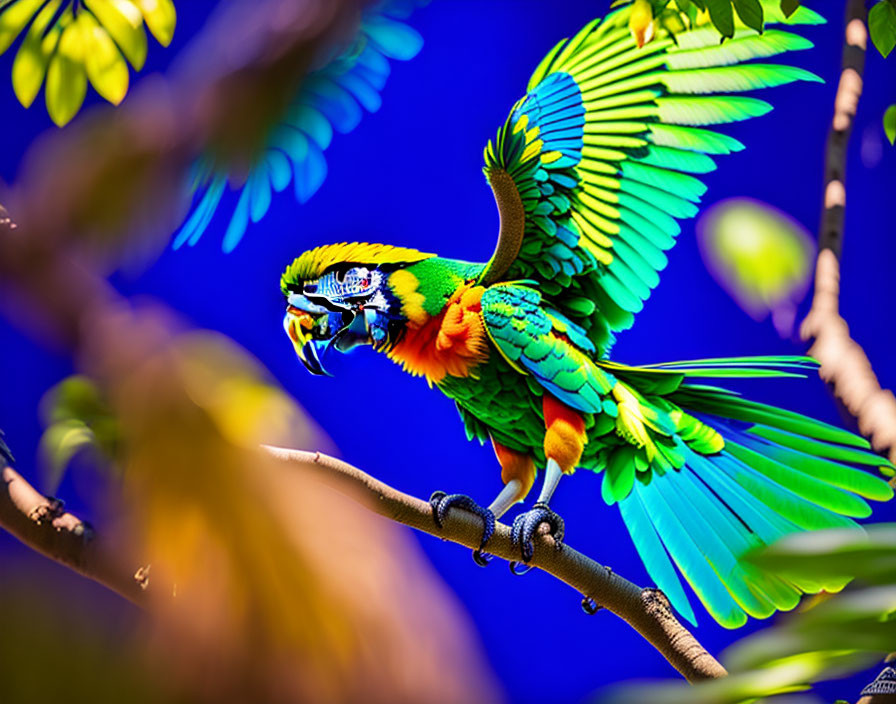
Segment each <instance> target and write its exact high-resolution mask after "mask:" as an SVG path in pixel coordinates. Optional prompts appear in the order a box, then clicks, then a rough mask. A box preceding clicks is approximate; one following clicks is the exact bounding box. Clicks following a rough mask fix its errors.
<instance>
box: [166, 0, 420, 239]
mask: <svg viewBox="0 0 896 704" xmlns="http://www.w3.org/2000/svg"><path fill="white" fill-rule="evenodd" d="M428 2H429V0H382V1H381V2H376V3H373V4H372V5H371V6H370V7H368V8H367V9H366V10H365V11H364V14H363V16H362V18H361V24H360V27H359V30H358V33H357V35H356V36H355V38H354V41H353V42H352V43H351V44H350V45H349V46H347V47H346V48H345V49H344V50H343V51H342V52H341V53H339V54H338V55H337V56H336V58H334V59H333V60H332V61H330V62H329V63H327V64H326V65H325V66H324V67H323V68H321V69H319V70H317V71H315V72H314V73H312V74H311V75H310V76H309V77H308V78H307V79H306V80H305V81H304V82H303V83H302V87H301V89H300V91H299V94H298V95H297V96H296V97H295V100H294V101H293V103H292V105H291V106H290V108H289V110H288V112H287V114H286V116H285V117H284V119H283V121H282V122H281V123H280V124H278V125H277V126H276V127H275V128H274V130H273V131H272V132H271V135H270V137H269V139H268V144H267V148H266V149H265V151H264V153H263V154H262V156H261V158H260V159H259V161H258V163H257V164H256V165H255V167H254V168H253V169H252V170H251V171H250V173H249V176H248V179H247V180H246V182H245V183H244V184H243V185H242V187H241V188H240V190H239V195H238V196H237V197H236V205H235V206H234V210H233V214H232V216H231V218H230V223H229V225H228V227H227V231H226V233H225V235H224V241H223V243H222V248H223V249H224V251H225V252H230V251H232V250H233V248H234V247H236V245H237V244H239V242H240V240H241V239H242V238H243V235H244V234H245V232H246V228H247V227H248V226H249V222H250V221H251V222H258V221H259V220H261V218H263V217H264V216H265V214H266V213H267V211H268V209H269V208H270V205H271V199H272V196H273V194H274V193H279V192H281V191H284V190H286V188H287V187H288V186H289V184H290V183H292V184H293V187H294V190H295V196H296V199H297V200H298V201H299V202H300V203H304V202H306V201H307V200H308V199H309V198H311V196H313V195H314V194H315V193H316V192H317V190H318V189H319V188H320V186H321V185H322V184H323V182H324V179H325V178H326V175H327V163H326V160H325V159H324V151H325V150H326V149H327V147H329V146H330V142H331V141H332V139H333V133H334V131H335V132H339V133H342V134H345V133H347V132H351V131H352V130H353V129H355V127H357V126H358V123H359V122H360V121H361V118H362V116H363V114H364V110H367V111H369V112H376V111H377V110H379V108H380V105H381V104H382V99H381V96H380V92H381V91H382V89H383V86H384V85H385V83H386V79H387V78H388V77H389V73H390V65H389V60H390V59H391V60H396V61H409V60H410V59H412V58H414V57H415V56H416V55H417V54H418V53H419V51H420V49H421V48H422V46H423V39H422V38H421V36H420V34H419V33H418V32H417V31H416V30H414V29H413V28H412V27H410V26H409V25H408V24H406V23H405V22H404V20H406V19H407V18H408V17H409V16H410V15H411V13H412V12H413V10H414V9H415V8H416V7H418V6H421V5H425V4H426V3H428ZM229 186H231V184H230V182H229V179H228V176H227V174H226V173H222V172H218V171H215V170H214V168H213V167H212V165H211V162H210V161H205V160H200V161H199V162H198V163H197V164H196V174H195V177H194V179H193V183H192V188H193V192H194V194H195V195H194V205H193V210H192V212H191V214H190V215H189V217H188V218H187V220H186V222H185V223H184V225H183V226H182V227H181V230H180V232H178V234H177V235H176V236H175V238H174V247H175V249H177V248H179V247H181V246H183V245H184V244H189V245H194V244H196V242H198V241H199V238H200V237H202V234H203V233H204V232H205V230H206V229H207V228H208V226H209V223H210V222H211V219H212V217H213V216H214V214H215V213H216V212H217V210H218V208H219V207H220V206H221V204H222V202H223V201H224V200H230V198H229V197H228V195H227V193H228V191H230V190H232V189H231V188H230V187H229Z"/></svg>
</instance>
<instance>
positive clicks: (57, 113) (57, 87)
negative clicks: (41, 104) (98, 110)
mask: <svg viewBox="0 0 896 704" xmlns="http://www.w3.org/2000/svg"><path fill="white" fill-rule="evenodd" d="M86 94H87V75H86V73H85V71H84V40H83V37H82V33H81V25H80V24H78V23H77V22H72V23H71V24H69V25H68V27H66V28H65V30H64V31H63V32H62V37H61V38H60V39H59V49H58V50H57V52H56V53H55V54H54V55H53V58H52V59H51V60H50V67H49V69H48V70H47V112H48V113H49V114H50V119H51V120H53V122H55V123H56V124H57V125H59V126H60V127H62V126H63V125H65V124H66V123H67V122H68V121H69V120H71V119H72V118H73V117H74V116H75V115H76V114H77V112H78V110H79V109H80V108H81V105H82V104H83V102H84V96H85V95H86Z"/></svg>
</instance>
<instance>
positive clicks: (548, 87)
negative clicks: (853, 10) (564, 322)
mask: <svg viewBox="0 0 896 704" xmlns="http://www.w3.org/2000/svg"><path fill="white" fill-rule="evenodd" d="M762 5H763V9H764V10H765V17H766V21H767V24H775V23H784V24H791V25H792V24H818V23H821V22H823V21H824V20H823V19H822V18H821V17H820V16H819V15H817V14H815V13H814V12H812V11H811V10H808V9H807V8H804V7H801V8H800V9H799V10H798V11H797V12H796V13H794V14H793V15H792V16H791V17H790V18H789V19H788V18H785V17H784V16H783V14H782V13H781V11H780V9H779V7H778V2H777V0H762ZM630 13H631V6H627V7H625V8H622V9H620V10H618V11H616V12H614V13H612V14H611V15H609V16H608V17H607V18H606V19H604V20H603V21H602V22H600V21H598V20H595V21H594V22H592V23H591V24H589V25H588V26H586V27H585V28H584V29H583V30H582V31H581V32H579V33H578V34H577V35H576V36H575V37H574V38H573V39H571V40H568V41H567V40H564V41H562V42H560V43H559V44H558V45H557V46H556V47H554V49H553V50H552V51H551V52H550V53H549V54H548V56H547V57H546V58H545V59H544V60H543V61H542V63H541V65H540V66H539V67H538V68H537V69H536V71H535V73H534V74H533V76H532V78H531V80H530V81H529V88H528V91H529V92H528V93H527V95H526V96H525V97H524V98H522V99H521V100H520V101H519V102H518V103H517V104H516V105H515V106H514V108H513V110H512V111H511V113H510V116H509V117H508V119H507V121H506V123H505V124H504V126H503V127H501V129H500V130H499V131H498V135H497V139H496V140H495V141H494V142H489V144H488V146H487V147H486V150H485V162H486V166H485V173H486V176H487V177H488V179H489V182H490V183H491V185H492V187H493V190H494V192H495V198H496V200H497V202H498V207H499V210H500V211H501V234H500V238H499V245H498V247H497V249H496V250H495V255H494V256H493V258H492V261H491V262H489V264H488V266H487V267H486V268H485V270H484V272H483V276H482V281H483V282H484V283H494V282H496V281H509V280H516V279H532V280H535V281H537V282H538V287H539V288H540V289H541V291H542V292H543V293H544V294H545V295H546V296H548V297H549V298H550V300H551V301H552V303H553V304H554V305H555V306H557V307H558V308H559V309H560V310H561V311H562V312H563V313H565V314H567V315H569V316H571V317H572V318H573V319H574V320H576V321H577V322H578V323H579V324H581V325H582V326H583V327H584V328H585V329H586V330H587V331H588V334H589V337H590V338H591V339H592V341H593V342H594V343H595V344H596V345H597V347H598V349H599V350H600V351H601V352H606V351H607V350H608V349H609V347H610V346H611V344H612V341H613V339H614V338H613V333H614V332H616V331H619V330H624V329H626V328H628V327H630V326H631V324H632V322H633V319H634V318H633V316H634V314H635V313H637V312H638V311H640V310H641V308H642V307H643V303H644V301H645V300H646V299H647V298H648V296H649V295H650V291H651V289H653V288H654V287H655V286H656V285H657V283H658V282H659V276H658V272H659V271H660V270H661V269H663V268H664V267H665V265H666V261H667V260H666V256H665V254H664V252H665V251H666V250H668V249H669V248H671V247H672V245H673V244H674V243H675V237H676V235H678V233H679V232H680V226H679V224H678V223H677V221H676V220H677V219H681V218H690V217H693V216H694V215H695V214H696V212H697V205H696V203H697V202H698V201H699V199H700V197H701V195H702V194H703V192H704V191H705V190H706V187H705V186H704V185H703V183H702V182H701V181H700V180H699V179H698V178H696V177H695V176H694V175H693V174H702V173H706V172H709V171H712V170H713V169H714V168H715V163H714V162H713V160H712V158H711V155H717V154H728V153H730V152H733V151H738V150H740V149H742V148H743V146H742V145H741V144H740V143H739V142H738V141H736V140H735V139H732V138H731V137H728V136H726V135H723V134H718V133H716V132H713V131H710V130H708V129H705V127H704V126H705V125H714V124H721V123H726V122H734V121H738V120H745V119H748V118H751V117H756V116H759V115H763V114H765V113H766V112H768V111H769V110H770V109H771V106H770V105H769V104H768V103H766V102H764V101H761V100H757V99H756V98H752V97H745V96H738V95H719V94H720V93H737V92H741V91H748V90H752V89H756V88H766V87H771V86H779V85H783V84H787V83H791V82H793V81H798V80H809V81H818V80H820V79H818V78H817V77H816V76H814V75H813V74H811V73H809V72H807V71H804V70H802V69H799V68H794V67H790V66H782V65H777V64H769V63H744V62H745V61H749V60H750V59H754V58H765V57H769V56H773V55H776V54H780V53H782V52H785V51H789V50H796V49H806V48H809V47H811V46H812V44H811V42H809V41H808V40H806V39H804V38H802V37H800V36H797V35H795V34H792V33H790V32H787V31H782V30H779V29H767V30H766V31H765V32H764V33H763V34H761V35H760V34H758V33H757V32H755V31H754V30H751V29H748V28H746V27H739V28H738V29H737V31H736V33H735V35H734V37H733V38H732V39H730V40H726V41H725V42H724V43H720V40H721V36H720V35H719V33H718V32H717V31H716V30H715V29H714V28H713V27H712V26H711V25H709V24H708V23H706V24H700V23H699V22H698V21H695V22H694V23H693V25H689V20H688V18H687V17H686V16H685V15H682V16H681V18H682V22H683V23H684V24H685V25H686V26H690V28H689V29H687V30H685V31H682V32H681V33H677V34H676V35H675V36H674V37H673V36H671V35H670V34H669V33H668V32H667V31H666V30H664V29H660V30H659V31H658V33H657V35H656V37H655V38H654V39H653V40H652V41H651V42H649V43H647V44H646V45H645V46H643V47H642V48H638V46H637V45H636V43H635V40H634V38H633V37H632V34H631V32H630V30H629V28H628V20H629V15H630Z"/></svg>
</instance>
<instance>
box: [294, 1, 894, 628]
mask: <svg viewBox="0 0 896 704" xmlns="http://www.w3.org/2000/svg"><path fill="white" fill-rule="evenodd" d="M762 8H763V10H764V14H765V21H766V27H765V29H764V31H763V32H762V33H759V32H757V31H755V30H754V29H750V28H748V27H746V26H745V25H742V24H740V23H738V25H737V26H736V31H735V32H734V36H733V37H731V38H728V39H725V40H724V41H722V37H721V35H720V34H719V32H718V31H717V30H716V29H715V28H714V27H713V26H712V25H711V24H710V23H709V22H708V20H707V19H706V18H705V16H702V15H700V14H696V13H694V12H691V13H681V16H680V20H681V22H680V25H681V29H680V31H676V32H675V33H674V34H673V33H670V30H669V29H668V28H667V26H665V25H664V26H662V27H655V28H654V31H653V34H652V36H650V37H645V35H644V33H643V32H641V33H637V36H636V33H635V32H633V31H632V29H631V26H630V24H631V22H630V20H631V17H630V15H631V13H632V11H633V10H632V5H624V6H622V7H619V8H617V9H615V10H611V12H610V13H609V14H607V15H606V16H605V17H604V18H603V19H596V20H594V21H592V22H590V23H589V24H588V25H586V26H585V27H584V28H583V29H581V31H579V32H578V33H577V34H575V35H574V36H572V38H569V39H564V40H562V41H560V42H559V43H558V44H557V45H556V46H555V47H554V48H553V49H552V50H551V51H550V52H549V53H548V54H547V56H546V57H545V58H544V59H543V61H542V62H541V63H540V64H539V65H538V67H537V68H536V69H535V71H534V73H533V74H532V77H531V79H530V80H529V83H528V86H527V90H526V93H525V95H524V96H523V97H522V98H521V99H520V100H519V101H518V102H517V103H516V104H515V105H514V106H513V107H512V109H511V111H510V114H509V116H508V117H507V119H506V120H505V121H504V123H503V124H502V125H501V126H500V128H499V129H498V130H497V134H496V136H495V138H494V139H492V140H491V141H489V142H488V144H487V146H486V147H485V151H484V161H485V165H484V174H485V177H486V180H487V182H488V184H489V185H490V186H491V189H492V192H493V195H494V198H495V201H496V203H497V206H498V211H499V214H500V227H499V232H498V243H497V245H496V247H495V251H494V254H493V255H492V257H491V259H490V260H489V261H488V262H486V263H475V262H467V261H461V260H456V259H449V258H444V257H440V256H437V255H435V254H431V253H426V252H422V251H417V250H415V249H412V248H407V247H399V246H393V245H390V244H377V243H365V242H343V243H336V244H331V245H324V246H319V247H316V248H314V249H311V250H309V251H306V252H304V253H302V254H301V255H300V256H298V257H297V258H296V259H295V260H294V261H292V262H291V263H290V264H289V265H288V266H287V267H286V269H285V270H284V271H283V273H282V276H281V279H280V288H281V291H282V294H283V296H284V299H285V301H284V304H285V316H284V321H283V325H284V329H285V332H286V334H287V335H288V337H289V339H290V341H291V344H292V347H293V348H294V351H295V354H296V355H297V356H298V358H299V360H300V361H301V363H302V364H303V365H304V366H305V367H306V368H307V370H308V371H310V372H311V373H313V374H316V375H321V374H325V373H326V372H325V369H324V366H323V359H324V355H325V353H327V352H328V351H329V350H330V349H332V348H335V349H336V350H337V351H338V352H340V353H348V352H350V351H351V350H354V349H357V348H360V347H371V348H372V349H373V350H375V351H377V352H379V353H382V354H384V355H386V357H388V358H389V359H390V360H392V361H393V362H395V363H397V364H399V365H401V367H402V368H403V369H404V370H405V371H407V372H408V373H410V374H411V375H414V376H418V377H423V378H424V379H425V380H426V381H427V382H428V383H429V384H430V386H435V387H436V388H438V389H439V390H440V391H441V392H442V393H443V394H445V395H446V396H447V397H449V398H450V399H453V401H454V402H455V404H456V406H457V410H458V412H459V414H460V418H461V420H462V423H463V426H464V428H465V431H466V435H467V437H468V438H469V439H471V440H478V441H479V442H481V443H482V444H486V443H491V445H492V447H493V449H494V453H495V456H496V458H497V464H498V465H499V467H500V478H501V482H502V488H501V489H500V491H499V492H498V493H497V495H496V496H495V498H494V500H493V501H492V502H491V503H490V504H489V505H488V506H483V505H481V504H480V503H478V502H476V501H475V500H474V499H473V498H471V497H469V496H467V495H465V494H463V493H454V494H446V493H445V492H436V493H435V494H433V496H432V498H431V503H432V507H433V517H434V520H435V522H436V523H437V524H439V525H441V522H442V521H443V520H444V519H445V517H446V516H447V512H448V511H449V510H450V509H452V508H455V509H459V510H467V511H471V512H473V513H474V514H476V515H478V516H479V517H480V518H481V520H482V525H483V533H482V540H481V544H480V549H479V550H478V551H477V552H476V553H475V554H474V556H475V557H477V558H478V560H479V561H483V560H484V559H485V555H484V554H483V551H485V550H486V549H487V545H488V540H489V538H490V537H491V535H492V534H493V532H494V530H495V525H496V520H497V519H499V518H500V517H501V516H503V515H504V514H505V513H506V512H507V511H508V510H510V509H511V508H512V507H514V506H515V505H516V504H518V503H520V502H524V501H525V500H526V499H527V497H528V496H529V494H530V491H531V490H532V488H533V486H534V485H535V482H536V479H537V478H539V475H540V477H541V485H540V490H539V494H538V498H537V500H536V501H534V502H533V504H532V505H531V507H530V508H528V509H526V510H522V511H521V512H520V513H519V515H517V516H516V517H515V519H514V520H513V524H512V528H511V535H512V539H513V543H514V545H515V546H516V549H518V550H519V556H520V559H521V561H522V563H529V562H530V561H531V560H532V559H533V556H534V553H535V542H534V537H535V536H536V532H537V531H538V530H539V527H540V526H541V525H542V524H545V523H546V524H547V525H548V528H549V531H550V533H551V535H553V537H554V538H555V541H556V545H557V546H558V548H559V549H562V545H563V542H562V541H563V538H564V534H565V529H566V527H565V525H564V521H563V519H562V517H560V516H559V515H558V514H557V513H556V512H554V511H553V510H552V509H551V507H550V502H551V499H552V496H553V495H554V492H555V490H556V489H557V487H558V485H559V483H560V481H561V479H562V478H563V477H565V476H568V475H573V474H574V473H576V471H577V470H588V471H590V472H592V473H595V474H598V475H601V479H600V482H601V483H600V493H601V497H602V499H603V502H604V503H606V504H607V505H608V506H611V507H612V506H615V507H617V508H618V511H619V514H620V516H621V518H622V521H623V522H624V524H625V526H626V528H627V530H628V532H629V534H630V535H631V539H632V541H633V543H634V548H635V550H636V551H637V553H638V555H639V556H640V558H641V560H642V561H643V563H644V565H645V568H646V570H647V573H648V575H649V576H650V578H651V579H652V580H653V582H654V583H655V584H656V586H657V587H658V588H659V589H661V590H662V591H663V592H664V593H665V594H666V596H667V597H668V598H669V600H670V602H671V604H672V605H673V607H674V608H675V609H676V611H677V612H678V613H679V614H681V615H682V616H683V617H684V618H686V619H687V620H688V621H689V622H691V623H696V617H695V613H694V609H693V606H692V604H691V602H690V600H689V596H688V593H686V591H685V588H684V585H683V582H682V579H681V578H682V577H683V579H684V581H685V582H686V583H687V584H688V585H689V586H690V588H691V590H692V591H693V593H694V594H695V595H696V596H697V598H698V599H699V600H700V602H702V604H703V606H704V607H705V609H706V610H707V612H708V613H709V614H710V615H711V616H712V617H713V618H714V619H715V620H716V621H717V622H718V623H720V624H721V625H722V626H724V627H726V628H736V627H739V626H741V625H743V624H744V623H746V621H747V619H748V618H749V617H753V618H767V617H769V616H770V615H772V614H773V613H775V612H776V611H784V610H790V609H793V608H794V607H795V606H796V605H797V604H798V602H799V600H800V599H801V597H802V595H803V594H811V593H817V592H819V591H822V590H827V591H836V590H838V589H842V587H843V586H844V584H845V582H843V581H842V580H841V581H838V580H834V579H832V580H827V581H812V580H809V579H805V578H802V577H792V578H791V577H788V576H783V575H779V574H776V573H774V572H769V571H766V570H764V569H762V568H760V567H758V566H755V565H753V564H752V563H751V562H749V561H747V560H744V559H743V557H744V555H745V554H747V553H748V552H750V551H752V550H755V549H757V548H761V547H762V546H764V545H768V544H770V543H773V542H774V541H776V540H777V539H779V538H781V537H782V536H785V535H788V534H791V533H794V532H798V531H807V530H815V529H823V528H848V529H855V530H861V527H860V526H859V524H858V523H857V522H856V520H855V519H861V518H865V517H867V516H869V515H870V514H871V505H870V504H869V501H880V502H883V501H887V500H889V499H891V498H892V497H893V489H892V488H891V486H890V484H889V483H888V482H887V479H886V478H887V477H891V476H893V475H894V467H893V466H892V465H891V464H890V463H889V462H887V461H886V460H885V459H884V458H882V457H880V456H879V455H877V454H875V453H874V452H873V451H872V450H871V448H870V445H869V443H868V442H866V441H865V440H864V439H863V438H861V437H859V436H857V435H855V434H853V433H851V432H848V431H846V430H844V429H841V428H839V427H837V426H835V425H832V424H829V423H825V422H822V421H819V420H815V419H813V418H811V417H809V416H806V415H802V414H798V413H795V412H792V411H789V410H786V409H784V408H781V407H777V406H774V405H769V404H765V403H760V402H757V401H753V400H750V399H748V398H745V397H744V396H742V395H740V394H738V393H736V392H735V391H732V390H729V389H728V388H726V387H725V384H724V380H726V379H738V378H769V379H778V378H786V377H794V376H796V377H800V376H806V375H808V373H810V372H812V371H813V370H815V369H816V368H817V364H816V363H815V362H814V361H813V360H812V359H811V358H809V357H804V356H798V355H792V356H753V357H748V356H747V357H735V358H716V359H701V360H691V361H679V362H669V363H657V364H651V365H642V366H634V365H629V364H625V363H624V362H623V361H619V360H616V359H615V358H614V357H613V356H612V355H611V352H612V348H613V344H614V341H615V339H616V335H617V334H619V333H621V332H622V331H624V330H626V329H629V328H630V327H631V326H632V324H633V321H634V317H635V314H637V313H638V312H639V311H641V310H642V308H643V305H644V302H645V301H646V300H647V298H648V297H649V296H650V293H651V291H652V289H654V288H655V287H656V286H657V284H658V283H659V272H660V271H662V270H663V269H664V267H665V266H666V264H667V255H666V252H667V251H668V250H669V249H670V248H671V247H672V246H673V245H674V243H675V241H676V237H677V236H678V234H679V233H680V231H681V226H680V224H679V220H683V219H687V218H691V217H693V216H694V215H695V214H696V213H697V210H698V205H697V204H698V203H699V201H700V199H701V196H702V195H703V194H704V192H705V190H706V187H705V185H704V184H703V183H702V182H701V180H700V178H699V177H700V175H702V174H706V173H708V172H710V171H712V170H713V169H714V168H715V167H716V164H715V158H716V157H721V156H724V155H726V154H729V153H732V152H737V151H739V150H741V149H743V145H742V144H741V143H740V142H738V141H737V140H735V139H733V138H732V137H730V136H727V135H725V134H724V133H722V132H718V131H715V130H713V129H710V127H712V126H713V125H720V124H724V123H730V122H735V121H740V120H746V119H749V118H754V117H759V116H761V115H764V114H765V113H767V112H769V110H771V106H770V105H769V104H768V103H767V102H765V101H763V100H760V99H758V98H755V97H752V96H749V95H741V93H744V92H748V91H752V90H754V89H760V88H768V87H774V86H782V85H786V84H790V83H793V82H795V81H816V82H818V81H820V80H821V79H819V78H818V77H816V76H815V75H813V74H812V73H810V72H808V71H805V70H803V69H800V68H797V67H793V66H789V65H782V64H775V63H766V62H762V61H758V62H757V61H752V60H753V59H760V60H762V59H767V58H768V57H772V56H775V55H779V54H782V53H785V52H788V51H796V50H804V49H808V48H810V47H811V46H812V44H811V42H810V41H809V40H808V39H806V38H804V37H803V36H801V35H799V34H796V33H794V32H793V31H790V28H791V27H794V26H798V25H815V24H821V23H823V22H824V19H823V18H822V17H821V16H820V15H818V14H817V13H815V12H814V11H812V10H810V9H808V8H806V7H800V8H799V9H797V10H796V11H795V12H794V13H793V14H792V15H790V16H789V17H787V16H785V15H784V14H783V12H782V11H781V9H780V7H779V3H778V0H762ZM666 11H667V12H678V10H677V6H675V5H672V4H671V3H670V4H669V6H668V8H666ZM714 380H715V381H714ZM718 380H722V381H718ZM566 481H569V480H566ZM519 566H521V567H525V564H520V565H519Z"/></svg>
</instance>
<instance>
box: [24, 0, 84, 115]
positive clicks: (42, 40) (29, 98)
mask: <svg viewBox="0 0 896 704" xmlns="http://www.w3.org/2000/svg"><path fill="white" fill-rule="evenodd" d="M61 4H62V0H51V1H50V2H49V3H48V4H47V6H46V7H44V9H43V10H41V12H40V14H38V16H37V18H36V19H35V20H34V22H33V23H32V25H31V28H30V29H29V30H28V34H27V35H25V40H24V41H23V42H22V46H21V47H19V51H18V53H17V54H16V58H15V61H13V64H12V88H13V90H14V91H15V93H16V97H17V98H18V99H19V102H20V103H21V104H22V105H24V106H25V107H26V108H27V107H31V104H32V103H33V102H34V99H35V98H36V97H37V94H38V93H39V92H40V87H41V85H42V84H43V82H44V77H45V76H46V75H47V65H48V64H49V63H50V56H51V55H52V53H53V52H54V51H55V50H56V44H57V42H58V41H59V35H60V34H61V33H62V24H63V23H64V22H66V15H63V16H62V17H61V18H60V20H59V21H58V22H56V24H55V25H54V26H53V28H52V29H51V30H50V31H49V32H47V33H46V36H44V32H45V31H46V29H47V25H48V24H49V23H50V20H51V19H53V17H54V16H55V15H56V11H57V10H58V9H59V6H60V5H61ZM66 14H67V15H68V21H70V20H71V14H70V13H66Z"/></svg>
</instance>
